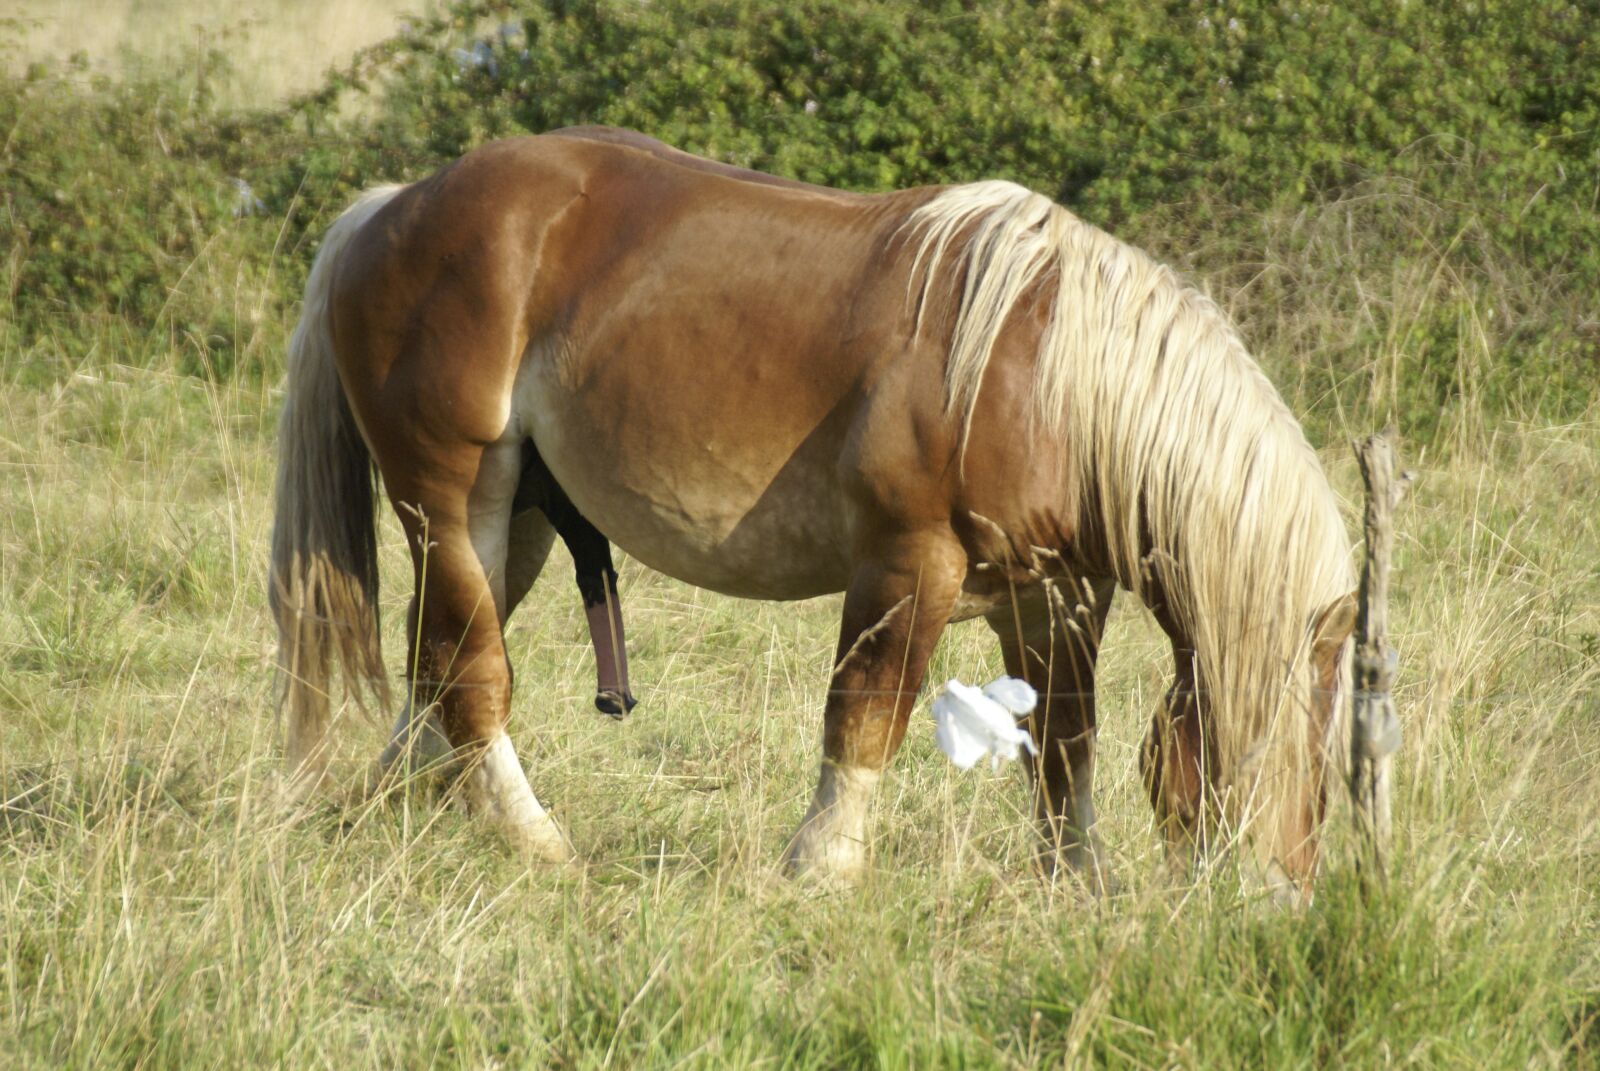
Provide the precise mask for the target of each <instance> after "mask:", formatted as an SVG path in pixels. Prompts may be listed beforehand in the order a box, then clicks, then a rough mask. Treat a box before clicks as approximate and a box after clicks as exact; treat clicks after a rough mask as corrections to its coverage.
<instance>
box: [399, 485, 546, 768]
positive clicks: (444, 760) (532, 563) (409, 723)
mask: <svg viewBox="0 0 1600 1071" xmlns="http://www.w3.org/2000/svg"><path fill="white" fill-rule="evenodd" d="M555 537H556V533H555V529H554V528H553V527H551V525H550V522H549V520H547V519H546V517H545V515H544V513H543V512H541V511H540V510H538V509H536V508H533V507H528V508H527V509H523V510H520V511H517V512H515V513H514V514H513V515H512V517H511V522H510V526H509V535H508V538H507V540H506V553H505V593H506V594H505V612H504V614H503V615H502V618H501V621H500V625H501V627H502V628H504V626H505V618H507V617H509V616H510V615H511V613H512V611H514V610H515V609H516V608H517V606H518V604H519V603H521V602H522V600H523V599H524V598H525V597H526V596H527V594H528V592H529V591H530V590H531V589H532V588H533V583H534V581H535V580H537V579H538V578H539V572H540V570H542V569H543V568H544V562H545V559H546V558H547V557H548V556H549V554H550V547H551V545H552V544H553V543H554V542H555ZM406 638H407V643H406V646H407V647H408V648H415V646H416V639H417V600H416V599H415V598H413V599H412V600H411V605H410V607H409V608H408V609H407V611H406ZM450 757H451V749H450V742H449V740H448V739H446V737H445V734H444V726H443V725H441V724H440V722H439V715H438V712H437V709H436V708H434V707H429V708H427V710H426V711H425V713H424V714H423V716H422V717H417V716H416V713H415V711H414V708H413V706H412V703H411V701H410V699H409V698H408V699H407V701H406V704H405V706H404V708H402V709H401V711H400V714H399V717H397V718H396V719H395V723H394V728H393V730H392V731H391V732H390V734H389V743H388V746H386V747H385V748H384V749H383V754H382V756H381V757H380V758H379V759H378V767H379V772H380V776H384V777H387V776H390V775H391V774H393V773H396V772H403V773H404V775H405V776H407V777H411V776H415V775H417V774H420V773H429V772H437V773H442V774H445V775H448V774H449V773H451V772H452V771H451V770H450V765H451V763H450Z"/></svg>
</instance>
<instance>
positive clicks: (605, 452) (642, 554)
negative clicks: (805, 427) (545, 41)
mask: <svg viewBox="0 0 1600 1071" xmlns="http://www.w3.org/2000/svg"><path fill="white" fill-rule="evenodd" d="M531 379H532V382H530V383H527V384H519V388H521V389H519V390H518V399H517V410H518V415H519V417H520V418H521V423H522V424H523V426H524V427H525V428H526V431H527V434H528V435H529V436H530V437H531V438H532V439H533V441H534V444H535V446H536V447H537V448H538V450H539V453H540V456H541V457H542V458H543V460H544V462H545V464H546V466H547V467H548V468H549V469H550V472H551V475H553V476H554V477H555V479H556V482H557V483H559V484H560V485H561V487H562V489H563V490H564V491H565V492H566V493H567V496H568V497H569V498H571V500H572V502H573V504H574V505H575V506H576V507H577V508H578V510H579V512H581V513H582V514H583V515H584V516H585V517H586V518H588V520H589V521H590V522H591V523H592V524H594V526H595V527H596V528H598V529H599V530H600V531H601V532H603V533H604V534H605V535H606V537H607V538H608V539H610V540H611V542H613V543H615V544H616V545H617V546H618V547H620V548H621V549H622V550H623V551H624V552H626V553H627V554H628V555H629V556H631V557H633V558H636V559H637V560H639V561H640V562H643V563H644V564H645V565H648V566H649V567H650V568H652V569H655V570H657V571H658V572H662V573H666V574H667V575H669V576H672V577H676V578H677V579H679V580H682V581H684V582H686V583H689V584H693V585H695V586H696V587H703V588H708V589H711V590H713V591H719V592H723V593H726V594H729V595H737V596H742V597H746V598H764V599H801V598H809V597H811V596H814V595H821V594H827V593H830V592H835V591H841V590H843V588H844V587H845V585H846V584H847V583H848V581H849V578H850V562H849V553H848V547H849V544H850V540H849V531H848V529H849V518H848V515H847V509H846V506H845V498H844V496H843V495H842V493H841V491H840V488H839V486H838V479H837V475H836V471H837V457H838V451H837V447H836V444H835V443H834V442H833V441H832V437H831V436H829V435H827V434H814V435H809V436H806V437H805V438H804V439H803V440H802V441H801V442H799V443H798V444H795V445H794V446H792V447H782V439H781V437H779V438H778V439H776V440H774V439H770V438H766V437H762V438H761V439H758V440H756V441H751V440H750V438H749V437H748V436H745V437H741V436H739V435H737V434H733V433H730V432H729V431H728V429H726V428H717V427H711V426H702V427H700V428H699V434H685V433H684V432H685V431H686V430H687V427H693V426H694V424H693V422H690V423H689V424H688V425H685V424H684V423H683V422H682V421H681V419H679V420H672V419H662V418H661V417H662V414H661V410H660V409H657V408H653V407H649V406H638V405H632V406H618V405H616V404H615V403H614V402H611V400H610V399H600V398H589V397H586V396H584V395H583V394H582V393H581V392H580V393H576V394H574V393H569V392H567V391H564V390H561V389H560V388H559V387H558V386H557V385H556V384H555V383H554V382H552V381H551V377H546V376H542V375H537V374H535V375H534V376H532V377H531ZM819 430H820V429H819ZM775 447H782V448H775Z"/></svg>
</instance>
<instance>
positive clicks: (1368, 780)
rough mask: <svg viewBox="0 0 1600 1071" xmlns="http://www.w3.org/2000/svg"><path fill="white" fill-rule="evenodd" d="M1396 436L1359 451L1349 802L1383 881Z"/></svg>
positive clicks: (1393, 728)
mask: <svg viewBox="0 0 1600 1071" xmlns="http://www.w3.org/2000/svg"><path fill="white" fill-rule="evenodd" d="M1393 436H1394V430H1393V429H1392V428H1390V429H1388V430H1385V431H1384V432H1382V433H1381V434H1378V435H1373V436H1370V437H1369V438H1368V439H1367V440H1366V441H1365V442H1363V443H1360V444H1359V445H1357V444H1352V446H1354V447H1355V452H1356V460H1357V461H1358V462H1359V463H1360V465H1361V479H1362V481H1363V482H1364V483H1365V484H1366V486H1367V508H1366V518H1365V524H1364V527H1365V531H1366V543H1367V557H1366V562H1365V563H1364V564H1363V565H1362V568H1361V606H1360V609H1359V611H1358V613H1357V615H1356V629H1355V641H1356V649H1355V666H1354V671H1355V672H1354V682H1353V683H1354V688H1353V690H1352V694H1351V698H1350V713H1351V717H1350V798H1351V799H1352V800H1353V801H1354V803H1355V815H1356V827H1357V830H1358V832H1359V833H1360V834H1361V836H1362V837H1363V839H1364V840H1365V841H1366V843H1368V844H1369V845H1370V846H1371V853H1372V861H1373V869H1374V870H1375V871H1376V872H1377V873H1378V874H1379V875H1380V876H1381V875H1382V874H1383V873H1384V864H1385V859H1386V857H1387V855H1388V852H1389V839H1390V828H1391V814H1390V805H1389V767H1390V757H1391V756H1392V755H1393V754H1394V752H1395V751H1396V750H1397V749H1398V748H1399V747H1400V719H1399V717H1398V716H1397V715H1396V714H1395V709H1394V698H1393V696H1391V695H1390V689H1391V687H1392V686H1393V683H1394V671H1395V666H1396V658H1395V653H1394V651H1392V650H1390V649H1389V647H1388V646H1387V645H1386V644H1385V643H1384V633H1385V632H1386V631H1387V629H1388V624H1389V554H1390V551H1391V550H1392V549H1393V547H1394V510H1395V507H1396V506H1398V505H1399V504H1400V500H1401V499H1402V498H1403V497H1405V493H1406V488H1407V486H1409V485H1410V483H1411V479H1412V474H1411V473H1409V472H1403V473H1400V474H1399V475H1398V476H1397V475H1396V473H1395V469H1396V464H1395V449H1394V443H1393V442H1392V438H1393Z"/></svg>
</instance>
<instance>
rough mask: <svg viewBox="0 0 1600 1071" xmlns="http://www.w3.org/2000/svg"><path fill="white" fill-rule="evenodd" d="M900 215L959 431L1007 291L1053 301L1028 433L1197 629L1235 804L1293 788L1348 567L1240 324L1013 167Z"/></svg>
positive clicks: (1129, 582)
mask: <svg viewBox="0 0 1600 1071" xmlns="http://www.w3.org/2000/svg"><path fill="white" fill-rule="evenodd" d="M905 230H906V233H907V234H908V235H909V236H910V240H911V241H912V242H913V243H914V248H915V254H914V259H913V266H912V271H911V286H912V290H913V297H914V298H916V299H917V300H918V310H919V311H918V315H917V325H918V329H919V330H920V329H921V328H922V326H923V325H922V321H923V319H924V315H923V313H924V311H925V310H927V309H928V308H929V307H930V303H933V304H935V305H936V304H937V301H938V300H939V299H941V298H943V297H944V292H942V291H940V290H939V289H938V288H937V287H936V281H935V280H936V276H939V275H940V272H941V268H943V269H944V271H945V273H946V274H945V275H944V278H945V279H947V280H951V281H953V282H948V283H945V284H940V285H947V286H950V287H951V288H952V289H954V290H955V291H956V292H955V293H954V294H952V295H951V297H952V298H953V299H954V308H953V326H952V328H951V336H950V350H949V359H948V364H947V366H946V373H945V400H946V406H947V408H948V409H949V410H950V411H951V412H952V413H954V414H956V416H957V419H959V420H960V421H961V422H962V425H963V428H964V429H965V427H966V426H968V425H970V421H971V418H972V414H973V411H974V407H975V404H976V402H977V398H978V393H979V390H980V388H981V387H982V383H983V378H984V371H985V369H986V368H987V367H988V364H989V360H990V357H991V355H992V353H993V351H994V348H995V344H996V341H997V339H999V337H1000V335H1001V329H1002V328H1003V327H1004V325H1005V324H1006V322H1007V319H1008V317H1009V316H1010V315H1011V314H1012V312H1013V311H1014V310H1015V309H1016V307H1017V305H1018V302H1019V301H1020V300H1022V299H1023V298H1024V297H1025V296H1028V295H1036V296H1037V300H1044V301H1048V302H1049V303H1050V304H1049V317H1048V321H1047V323H1046V326H1045V330H1044V334H1043V337H1042V340H1041V343H1040V347H1039V352H1038V355H1037V359H1036V364H1035V370H1034V379H1033V392H1032V394H1033V399H1032V401H1033V405H1032V409H1031V412H1029V413H1028V414H1027V415H1026V420H1027V426H1028V428H1029V431H1030V433H1031V434H1034V435H1036V436H1039V437H1041V438H1042V439H1046V440H1048V441H1052V442H1055V443H1059V444H1060V446H1061V447H1063V448H1065V449H1066V450H1067V451H1068V455H1069V457H1070V458H1071V459H1072V463H1073V464H1074V466H1075V467H1076V470H1077V476H1078V483H1077V486H1078V487H1080V488H1082V489H1083V490H1082V494H1083V501H1081V502H1079V503H1078V504H1077V506H1078V512H1079V516H1080V517H1081V518H1083V519H1085V520H1089V521H1092V523H1093V525H1094V527H1095V528H1096V529H1098V530H1100V531H1103V533H1104V539H1105V543H1106V547H1105V549H1106V552H1107V554H1108V556H1109V561H1110V563H1111V567H1112V570H1113V572H1114V573H1115V576H1116V579H1117V580H1118V581H1119V582H1120V583H1121V584H1122V585H1123V586H1125V587H1127V588H1129V589H1130V590H1132V591H1133V592H1134V593H1135V594H1138V595H1140V596H1141V597H1142V596H1144V595H1146V594H1147V593H1148V592H1149V590H1150V588H1151V582H1152V581H1156V582H1158V583H1159V585H1160V588H1161V590H1162V591H1163V592H1164V594H1165V596H1166V599H1167V602H1168V605H1169V606H1170V608H1171V611H1172V613H1173V615H1174V617H1175V618H1176V620H1177V621H1178V622H1179V623H1180V625H1181V627H1182V628H1183V629H1184V630H1186V631H1187V632H1188V633H1189V635H1190V638H1191V639H1192V641H1193V643H1194V647H1195V650H1196V658H1197V661H1198V663H1199V670H1200V679H1201V682H1202V686H1203V687H1204V688H1205V690H1206V691H1207V693H1208V694H1209V696H1210V697H1211V701H1212V709H1213V711H1214V714H1215V716H1214V718H1213V725H1214V727H1215V732H1216V745H1217V754H1216V755H1215V756H1214V759H1215V761H1216V762H1217V764H1218V771H1219V772H1220V773H1221V774H1222V777H1221V778H1220V783H1221V784H1222V785H1224V786H1226V787H1228V788H1229V791H1228V793H1227V795H1228V796H1229V797H1230V798H1231V799H1232V801H1233V802H1232V803H1231V804H1230V805H1229V807H1228V810H1229V811H1230V812H1232V814H1231V817H1232V818H1233V819H1235V820H1243V818H1244V817H1245V807H1246V804H1245V801H1247V800H1254V801H1255V802H1256V805H1258V806H1265V805H1269V804H1270V802H1271V801H1272V800H1273V799H1274V798H1284V797H1283V794H1282V792H1281V789H1283V788H1286V787H1288V785H1287V782H1284V781H1280V780H1279V778H1280V777H1281V776H1283V775H1286V774H1287V775H1291V776H1292V775H1293V774H1294V773H1295V772H1296V771H1304V770H1305V769H1306V768H1307V767H1306V758H1307V757H1308V756H1309V755H1310V754H1311V750H1310V749H1311V748H1312V747H1315V746H1321V742H1320V741H1312V740H1309V739H1308V738H1307V735H1308V734H1307V732H1306V727H1307V723H1308V719H1307V718H1305V717H1304V716H1303V712H1304V711H1305V710H1306V709H1309V702H1310V699H1311V696H1310V680H1309V678H1310V674H1309V673H1307V672H1291V670H1294V669H1299V668H1303V667H1304V666H1305V663H1306V658H1307V654H1308V648H1309V644H1308V642H1307V641H1308V639H1309V638H1310V625H1311V623H1312V621H1313V619H1314V618H1315V616H1316V615H1317V614H1318V613H1319V612H1320V611H1321V610H1323V609H1324V608H1325V607H1327V606H1328V605H1329V604H1330V603H1332V602H1334V601H1336V600H1338V599H1339V598H1340V597H1342V596H1344V595H1345V594H1346V593H1347V592H1349V591H1350V590H1351V589H1352V588H1353V587H1354V586H1355V580H1354V575H1353V572H1352V569H1351V565H1350V561H1349V545H1348V536H1347V534H1346V530H1345V527H1344V524H1343V522H1342V520H1341V519H1340V516H1339V510H1338V504H1337V501H1336V499H1335V497H1334V495H1333V492H1332V490H1331V489H1330V487H1329V485H1328V481H1327V477H1326V476H1325V474H1324V473H1323V471H1322V467H1321V465H1320V464H1319V462H1318V460H1317V457H1316V454H1315V453H1314V452H1313V451H1312V449H1311V447H1310V446H1309V445H1308V444H1307V442H1306V440H1305V436H1304V434H1303V433H1302V431H1301V429H1300V426H1299V424H1298V423H1297V422H1296V421H1295V419H1294V417H1293V416H1292V415H1291V414H1290V412H1289V410H1288V408H1287V407H1286V406H1285V405H1284V404H1283V401H1282V399H1281V398H1280V397H1279V396H1278V393H1277V391H1276V390H1275V389H1274V388H1273V386H1272V384H1271V383H1270V382H1269V381H1268V380H1267V378H1266V377H1265V375H1263V374H1262V372H1261V370H1260V368H1259V367H1258V366H1257V365H1256V363H1255V362H1254V361H1253V360H1252V359H1251V358H1250V355H1249V354H1248V353H1247V352H1246V350H1245V347H1244V344H1243V342H1242V341H1241V340H1240V338H1239V335H1238V333H1237V331H1236V330H1235V329H1234V328H1233V326H1232V325H1231V324H1230V323H1229V321H1228V319H1227V317H1226V315H1224V314H1223V312H1222V311H1221V310H1220V309H1219V308H1218V307H1217V306H1216V305H1215V303H1213V302H1212V301H1211V300H1210V299H1209V298H1207V297H1206V296H1205V295H1203V294H1201V293H1199V292H1198V291H1196V290H1195V289H1193V288H1192V287H1189V286H1186V285H1184V284H1183V282H1182V281H1181V280H1180V279H1179V278H1178V277H1177V276H1176V275H1175V274H1174V273H1173V272H1172V271H1171V270H1169V269H1168V268H1165V267H1163V266H1162V265H1160V264H1157V263H1156V262H1155V261H1154V260H1152V259H1151V258H1150V257H1148V256H1146V255H1145V254H1144V253H1142V252H1140V251H1139V250H1137V249H1134V248H1133V247H1131V246H1128V245H1126V244H1124V243H1122V242H1119V241H1117V240H1116V239H1115V238H1112V237H1111V236H1110V235H1108V234H1106V233H1105V232H1103V231H1101V230H1099V229H1097V228H1095V227H1093V226H1090V225H1089V224H1087V223H1084V222H1083V221H1082V220H1080V219H1078V218H1077V217H1076V216H1074V215H1072V214H1071V213H1070V212H1068V211H1067V210H1066V209H1063V208H1061V207H1060V206H1058V205H1056V204H1054V203H1053V202H1051V201H1050V200H1049V199H1048V198H1045V197H1042V196H1040V195H1039V194H1036V193H1033V192H1030V191H1028V190H1025V189H1023V188H1022V187H1020V186H1016V185H1014V184H1012V183H1008V182H980V183H974V184H970V185H964V186H956V187H952V188H950V189H948V190H947V191H945V192H943V193H941V194H940V195H939V196H938V197H936V198H934V199H933V200H932V201H930V202H928V203H926V204H924V205H922V206H921V207H919V208H917V209H916V210H915V211H913V212H912V214H911V215H910V217H909V218H908V220H907V222H906V225H905ZM1019 416H1021V414H1019ZM963 434H965V431H964V432H963ZM1250 809H1251V810H1254V808H1253V807H1252V808H1250Z"/></svg>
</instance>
